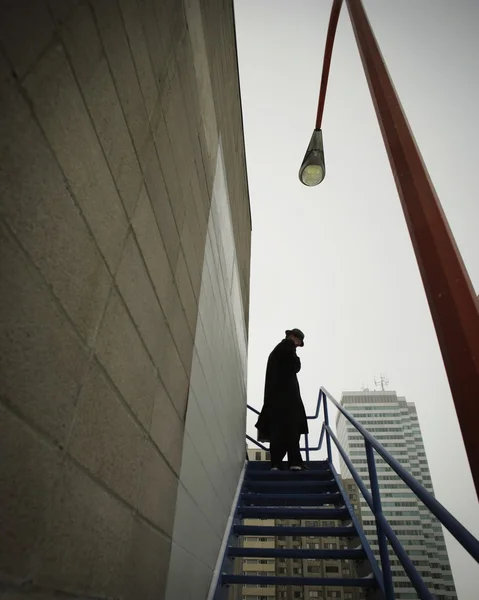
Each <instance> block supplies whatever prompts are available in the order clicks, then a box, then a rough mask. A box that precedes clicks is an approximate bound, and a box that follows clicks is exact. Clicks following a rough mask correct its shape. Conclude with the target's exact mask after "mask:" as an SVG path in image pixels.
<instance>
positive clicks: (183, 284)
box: [175, 251, 198, 332]
mask: <svg viewBox="0 0 479 600" xmlns="http://www.w3.org/2000/svg"><path fill="white" fill-rule="evenodd" d="M175 281H176V285H177V287H178V293H179V295H180V299H181V304H182V305H183V308H184V309H185V314H186V319H187V321H188V325H189V328H190V331H192V332H194V331H196V319H197V316H198V301H197V300H196V298H195V295H194V293H193V287H192V285H191V280H190V276H189V273H188V269H187V266H186V261H185V256H184V254H183V251H180V253H179V254H178V262H177V264H176V270H175Z"/></svg>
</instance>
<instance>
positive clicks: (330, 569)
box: [325, 567, 339, 573]
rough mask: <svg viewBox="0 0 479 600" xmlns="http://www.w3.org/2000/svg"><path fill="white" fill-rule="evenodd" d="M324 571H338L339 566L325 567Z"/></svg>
mask: <svg viewBox="0 0 479 600" xmlns="http://www.w3.org/2000/svg"><path fill="white" fill-rule="evenodd" d="M325 572H326V573H339V567H326V568H325Z"/></svg>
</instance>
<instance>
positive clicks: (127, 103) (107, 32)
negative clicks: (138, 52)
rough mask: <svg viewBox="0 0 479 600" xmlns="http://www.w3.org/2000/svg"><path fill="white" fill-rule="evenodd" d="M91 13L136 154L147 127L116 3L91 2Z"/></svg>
mask: <svg viewBox="0 0 479 600" xmlns="http://www.w3.org/2000/svg"><path fill="white" fill-rule="evenodd" d="M93 9H94V11H95V16H96V19H97V25H98V28H99V31H100V36H101V39H102V42H103V47H104V50H105V53H106V56H107V58H108V62H109V64H110V67H111V71H112V74H113V79H114V82H115V85H116V89H117V92H118V96H119V98H120V102H121V105H122V108H123V112H124V114H125V118H126V121H127V123H128V127H129V130H130V133H131V136H132V138H133V143H134V146H135V148H136V152H137V154H139V153H140V151H141V150H142V148H143V146H144V144H145V142H146V139H147V137H148V134H149V131H150V126H149V122H148V115H147V112H146V108H145V104H144V101H143V96H142V93H141V88H140V83H139V80H138V75H137V73H136V67H135V64H134V62H133V57H132V55H131V52H130V47H129V43H128V37H127V34H126V30H125V27H124V24H123V19H122V15H121V13H120V10H119V6H118V2H117V0H102V2H95V3H94V5H93Z"/></svg>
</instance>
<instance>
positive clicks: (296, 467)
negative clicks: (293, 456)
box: [289, 465, 309, 471]
mask: <svg viewBox="0 0 479 600" xmlns="http://www.w3.org/2000/svg"><path fill="white" fill-rule="evenodd" d="M289 470H290V471H309V467H307V466H306V465H292V466H291V467H289Z"/></svg>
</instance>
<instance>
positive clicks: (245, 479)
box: [208, 388, 479, 600]
mask: <svg viewBox="0 0 479 600" xmlns="http://www.w3.org/2000/svg"><path fill="white" fill-rule="evenodd" d="M328 402H330V403H331V404H333V405H334V406H335V407H336V408H337V409H338V410H339V411H340V412H341V413H342V414H343V415H344V416H345V417H346V419H347V420H348V421H349V423H350V424H351V425H353V427H355V429H356V430H357V432H359V433H360V434H361V435H362V436H363V439H364V445H365V450H366V456H367V462H368V474H369V486H370V489H368V488H367V487H366V485H365V483H364V481H363V480H362V479H361V477H360V476H359V474H358V472H357V470H356V469H355V467H354V465H353V463H352V462H351V459H350V457H349V456H348V455H347V453H346V452H345V451H344V449H343V447H342V446H341V444H340V442H339V440H338V438H337V437H336V435H335V434H334V432H333V431H332V429H331V427H330V425H329V417H328ZM248 408H249V409H250V410H252V411H253V412H255V413H258V411H257V410H256V409H254V408H253V407H250V406H248ZM321 408H323V410H324V421H323V426H322V429H321V435H320V439H319V442H318V444H317V446H315V447H314V448H311V447H309V442H308V436H306V440H305V447H304V448H302V450H303V451H304V452H305V454H306V460H307V461H308V465H309V468H310V470H308V471H293V472H291V471H289V470H285V471H271V470H270V464H269V463H266V462H259V461H254V462H247V463H246V465H245V469H244V471H243V473H242V477H241V479H240V484H239V492H237V496H236V498H235V502H234V506H233V509H232V514H231V517H230V522H229V526H228V527H229V529H228V531H227V535H226V537H225V541H224V548H223V550H224V552H223V550H222V554H221V557H220V561H219V565H218V568H217V570H216V573H215V577H214V579H213V581H212V586H211V588H210V594H209V596H208V600H241V599H242V594H241V593H238V594H236V595H234V594H232V593H231V589H232V588H234V586H244V585H253V586H258V587H259V588H266V587H267V586H301V587H303V586H306V587H307V586H327V587H328V588H329V587H347V588H361V589H362V590H363V591H364V596H365V597H366V598H367V599H368V600H379V599H381V598H384V599H385V600H395V594H394V586H393V582H392V575H391V567H390V563H389V552H388V543H389V546H390V547H391V548H392V550H393V551H394V553H395V554H396V557H397V558H398V559H399V562H400V563H401V564H402V566H403V568H404V571H405V573H406V574H407V576H408V577H409V579H410V581H411V583H412V585H413V586H414V588H415V590H416V592H417V595H418V597H419V598H420V599H421V600H435V596H434V594H433V593H432V592H431V591H430V590H429V589H428V587H427V586H426V584H425V582H424V580H423V579H422V577H421V575H420V573H419V572H418V570H417V569H416V567H415V565H414V564H413V562H412V560H411V559H410V557H409V556H408V555H407V553H406V551H405V550H404V548H403V546H402V544H401V543H400V541H399V539H398V538H397V536H396V534H395V533H394V531H393V528H392V527H391V525H390V524H389V523H388V521H387V519H386V518H385V516H384V514H383V512H382V504H381V494H380V489H379V483H378V477H377V473H376V463H375V453H377V454H378V455H379V456H381V458H382V459H383V460H384V461H385V462H386V463H387V464H388V465H389V466H390V467H391V468H392V469H393V471H395V472H396V474H397V475H398V476H399V477H400V478H401V479H402V480H403V482H405V483H406V484H407V486H408V487H409V489H410V490H411V491H412V492H414V494H415V495H416V496H417V497H418V498H419V500H421V501H422V502H423V504H424V505H425V506H426V507H427V508H428V509H429V511H430V512H431V513H432V514H434V515H435V516H436V517H437V519H438V520H439V521H440V522H441V523H442V524H443V525H444V527H446V528H447V529H448V530H449V531H450V533H451V534H452V535H453V536H454V537H455V538H456V540H457V541H458V542H459V543H460V544H461V545H462V546H463V547H464V548H465V549H466V550H467V552H468V553H469V554H470V555H471V556H472V557H473V558H474V559H475V560H476V561H477V562H479V541H478V540H477V539H476V538H475V537H474V536H473V535H472V534H471V533H470V532H469V531H468V530H467V529H466V528H465V527H464V526H463V525H461V523H459V521H458V520H457V519H455V517H454V516H453V515H452V514H451V513H450V512H449V511H447V509H446V508H445V507H444V506H442V504H441V503H440V502H438V501H437V500H436V498H434V496H433V495H432V494H430V493H429V492H428V491H427V490H426V489H425V488H424V487H423V486H422V485H421V484H420V483H419V482H418V481H417V480H416V479H414V477H413V476H412V475H411V474H410V473H409V472H408V471H406V470H405V469H404V468H403V467H402V466H401V464H400V463H399V462H398V461H397V460H396V459H395V458H394V457H393V456H392V455H391V454H390V453H389V452H388V451H387V450H386V449H385V448H384V446H382V445H381V444H380V443H379V442H378V441H377V440H376V439H375V438H374V437H373V436H372V435H371V434H370V433H369V432H368V431H367V430H366V429H365V428H364V427H363V426H362V425H361V424H360V423H359V422H358V421H357V420H356V419H355V418H354V417H353V416H352V415H350V414H349V413H348V412H347V411H346V410H345V409H344V408H343V407H342V406H341V404H340V403H339V402H337V401H336V400H335V399H334V398H333V397H332V396H331V394H329V392H327V390H325V389H324V388H321V389H320V392H319V396H318V403H317V407H316V411H315V414H314V415H312V416H310V417H308V419H317V418H318V417H319V414H320V412H321ZM246 437H247V439H248V440H250V441H251V442H253V443H254V444H255V445H256V446H258V447H260V448H261V449H263V450H267V448H266V447H265V446H263V445H262V444H261V443H260V442H258V441H257V440H254V439H253V438H251V437H249V436H246ZM324 440H325V441H326V449H327V456H328V459H327V460H326V461H309V459H310V452H311V451H313V450H320V449H321V447H322V443H323V441H324ZM331 442H333V443H334V444H335V445H336V448H337V450H338V452H339V454H340V455H341V457H342V458H343V460H344V462H345V464H346V465H347V467H348V470H349V472H350V473H351V475H352V477H353V478H354V480H355V482H356V485H357V487H358V489H359V491H360V492H361V493H362V495H363V498H364V500H365V501H366V502H367V504H368V505H369V507H370V509H371V511H372V513H373V515H374V517H375V520H376V531H377V544H378V547H379V555H380V561H379V563H378V561H377V560H376V558H375V556H374V554H373V552H372V550H371V547H370V545H369V542H368V540H367V538H366V536H365V534H364V531H363V529H362V527H361V524H360V522H359V520H358V518H357V516H356V514H355V512H354V509H353V507H352V505H351V503H350V501H349V497H348V495H347V492H346V491H345V489H344V487H343V483H342V480H341V478H340V477H339V476H338V474H337V472H336V469H335V467H334V465H333V461H332V451H331V448H332V444H331ZM245 519H246V520H251V519H254V520H260V521H261V520H269V521H271V520H272V521H273V522H274V523H275V524H274V525H271V524H257V523H255V524H248V523H245V522H244V520H245ZM304 519H314V520H315V521H317V522H318V523H319V521H321V520H324V519H326V520H331V521H335V523H336V526H334V527H332V526H330V527H321V526H310V525H308V524H304V522H303V523H301V525H288V524H284V523H281V521H282V520H286V521H290V520H296V521H297V520H299V521H304ZM288 536H289V537H295V536H299V537H305V536H311V537H314V538H326V537H328V538H330V537H337V538H346V539H347V540H348V543H347V544H343V547H342V548H318V549H316V548H314V549H310V548H298V547H292V548H284V547H281V546H280V544H279V543H278V541H279V540H278V538H281V539H284V538H285V537H288ZM247 537H254V538H270V539H271V538H274V539H275V544H274V547H269V548H258V547H247V546H245V538H247ZM318 545H319V544H318ZM252 558H253V559H254V558H257V559H280V560H281V559H299V560H314V561H319V560H320V561H328V560H336V561H337V560H350V561H354V564H355V565H356V574H355V576H351V577H308V576H307V577H303V576H295V574H293V575H292V576H291V575H283V574H280V573H279V572H278V568H276V570H275V574H274V575H263V574H260V573H258V574H255V575H249V574H247V572H243V570H242V569H239V568H235V561H238V560H240V561H242V560H243V559H252ZM258 594H259V595H258V596H257V597H260V598H262V597H264V598H271V597H272V596H271V594H269V593H266V592H265V594H264V596H262V595H261V589H259V590H258ZM364 596H363V597H364Z"/></svg>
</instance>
